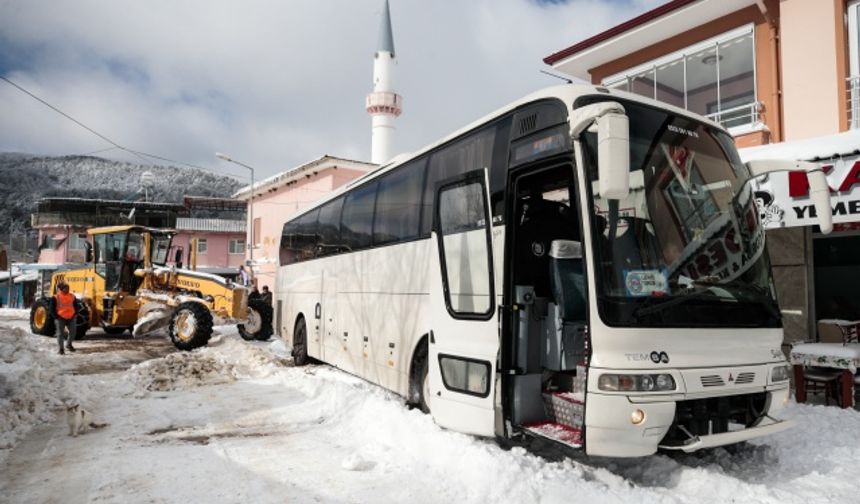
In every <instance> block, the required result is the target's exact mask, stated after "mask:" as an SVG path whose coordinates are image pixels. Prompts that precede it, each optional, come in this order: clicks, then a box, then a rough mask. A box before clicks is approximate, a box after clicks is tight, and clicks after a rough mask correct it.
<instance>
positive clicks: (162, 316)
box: [30, 226, 272, 350]
mask: <svg viewBox="0 0 860 504" xmlns="http://www.w3.org/2000/svg"><path fill="white" fill-rule="evenodd" d="M87 234H89V235H90V238H91V243H88V244H87V245H88V248H87V265H86V267H84V268H80V269H74V270H67V271H61V272H57V273H55V274H54V275H53V276H52V277H51V287H50V291H49V292H50V293H49V294H48V295H49V296H50V295H53V294H54V293H55V292H56V289H57V284H58V283H59V282H61V281H63V282H65V283H67V284H69V290H70V291H71V292H73V293H75V295H76V296H77V297H78V298H79V299H80V300H81V301H82V303H83V305H84V307H85V308H84V310H83V313H81V314H79V315H78V320H77V329H76V331H77V336H78V337H81V336H83V335H84V334H85V333H86V332H87V331H88V330H89V329H90V328H91V327H102V328H103V329H104V331H105V332H107V333H109V334H118V333H122V332H124V331H126V330H132V334H134V336H136V337H137V336H142V335H146V334H149V333H152V332H155V331H157V330H159V329H161V328H163V327H165V326H167V327H168V334H169V335H170V339H171V340H172V341H173V344H174V345H176V347H177V348H179V349H180V350H192V349H194V348H197V347H201V346H204V345H206V343H207V342H208V341H209V338H210V337H211V336H212V326H213V324H215V323H216V322H217V323H238V324H239V332H240V333H242V337H243V338H245V339H261V340H265V339H268V338H269V337H270V336H271V335H272V307H271V306H269V305H268V304H266V303H264V302H261V301H257V300H254V301H251V302H250V303H249V301H248V290H247V289H246V288H244V287H242V286H239V285H235V284H233V283H232V282H231V281H230V280H227V279H225V278H223V277H220V276H217V275H211V274H207V273H203V272H198V271H195V270H196V267H195V263H196V260H195V259H194V258H192V259H191V263H192V269H182V268H181V266H182V263H181V261H182V252H181V250H176V251H174V250H173V248H172V247H171V241H172V239H173V233H172V232H171V231H168V230H160V229H153V228H147V227H143V226H112V227H102V228H93V229H90V230H89V231H88V232H87ZM190 248H191V249H192V252H194V251H196V247H194V246H193V245H192V246H191V247H190ZM171 252H174V262H173V264H171V265H168V259H169V257H170V255H171ZM49 301H50V298H49V297H43V298H41V299H38V300H37V301H36V302H35V303H34V304H33V307H32V309H31V312H30V328H31V330H32V331H33V332H34V333H36V334H44V335H53V334H54V320H53V318H52V317H51V314H50V313H49V306H50V305H49Z"/></svg>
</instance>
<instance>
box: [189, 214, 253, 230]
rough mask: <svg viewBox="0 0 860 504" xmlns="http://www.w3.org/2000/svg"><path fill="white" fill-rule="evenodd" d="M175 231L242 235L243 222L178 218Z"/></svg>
mask: <svg viewBox="0 0 860 504" xmlns="http://www.w3.org/2000/svg"><path fill="white" fill-rule="evenodd" d="M176 230H177V231H212V232H215V233H244V232H245V221H244V220H233V219H198V218H193V217H178V218H177V219H176Z"/></svg>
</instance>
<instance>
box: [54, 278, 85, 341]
mask: <svg viewBox="0 0 860 504" xmlns="http://www.w3.org/2000/svg"><path fill="white" fill-rule="evenodd" d="M82 308H83V307H82V305H81V302H80V301H78V298H77V297H75V295H74V294H72V293H71V292H69V284H67V283H65V282H60V283H59V284H57V293H56V294H55V295H54V297H52V298H51V314H52V315H53V316H54V326H55V327H56V328H57V342H58V343H59V344H60V355H63V354H64V353H65V352H64V351H63V339H64V336H65V334H64V333H65V332H66V331H68V332H69V343H68V344H67V345H66V348H68V349H69V351H70V352H74V351H75V347H73V346H72V341H74V340H75V325H76V324H75V319H76V318H77V316H78V313H80V312H81V309H82Z"/></svg>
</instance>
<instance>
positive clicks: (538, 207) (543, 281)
mask: <svg viewBox="0 0 860 504" xmlns="http://www.w3.org/2000/svg"><path fill="white" fill-rule="evenodd" d="M518 222H519V233H518V236H517V242H518V244H519V245H518V249H519V253H518V255H519V259H520V261H519V264H520V268H519V269H518V271H519V272H520V275H519V279H518V281H517V284H519V285H533V286H534V289H535V295H537V296H538V297H549V295H550V280H549V276H548V275H547V272H548V271H549V269H548V267H549V247H550V244H551V243H552V241H553V240H557V239H568V240H578V239H579V226H577V225H576V221H575V219H574V218H573V217H572V215H571V210H570V208H569V207H568V206H567V205H565V204H563V203H560V202H558V201H550V200H545V199H542V198H541V196H540V195H536V196H533V197H531V198H529V199H528V200H526V201H525V202H524V203H523V205H522V214H521V217H520V219H519V220H518Z"/></svg>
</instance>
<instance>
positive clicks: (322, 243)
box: [316, 197, 344, 257]
mask: <svg viewBox="0 0 860 504" xmlns="http://www.w3.org/2000/svg"><path fill="white" fill-rule="evenodd" d="M341 210H343V198H342V197H341V198H337V199H336V200H333V201H329V202H328V203H326V204H325V205H323V207H322V208H321V209H320V218H319V222H318V224H317V227H318V229H317V232H318V234H319V242H318V243H317V251H316V256H317V257H325V256H327V255H332V254H337V253H338V252H342V251H343V250H344V246H343V242H342V241H341V239H340V216H341Z"/></svg>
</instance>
